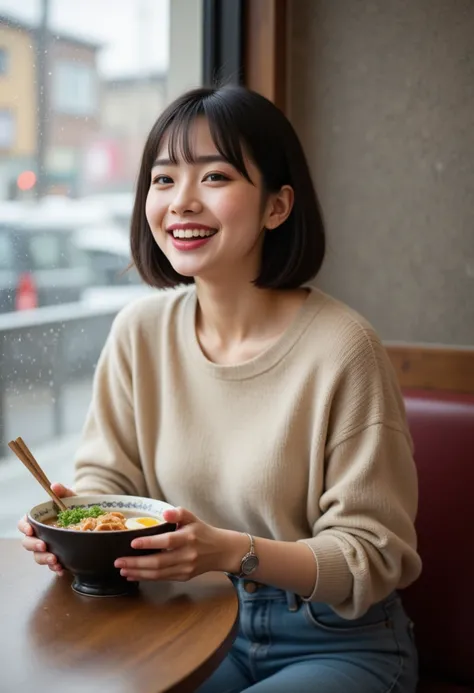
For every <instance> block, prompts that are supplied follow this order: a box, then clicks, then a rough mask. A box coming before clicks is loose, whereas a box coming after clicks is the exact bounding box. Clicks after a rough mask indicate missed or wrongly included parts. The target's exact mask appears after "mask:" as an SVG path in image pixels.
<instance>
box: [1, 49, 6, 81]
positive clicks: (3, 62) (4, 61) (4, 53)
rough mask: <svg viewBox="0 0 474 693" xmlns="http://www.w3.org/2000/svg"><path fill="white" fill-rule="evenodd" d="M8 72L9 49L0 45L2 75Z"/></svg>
mask: <svg viewBox="0 0 474 693" xmlns="http://www.w3.org/2000/svg"><path fill="white" fill-rule="evenodd" d="M7 72H8V51H7V49H6V48H1V47H0V76H1V75H6V74H7Z"/></svg>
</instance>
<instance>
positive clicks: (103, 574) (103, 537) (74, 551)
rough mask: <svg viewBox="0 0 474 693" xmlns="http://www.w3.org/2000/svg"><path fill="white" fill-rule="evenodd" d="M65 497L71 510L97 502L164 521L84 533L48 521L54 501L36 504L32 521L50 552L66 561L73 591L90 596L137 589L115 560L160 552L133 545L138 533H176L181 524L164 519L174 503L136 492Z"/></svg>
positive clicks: (131, 514) (53, 511) (53, 513)
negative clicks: (132, 546)
mask: <svg viewBox="0 0 474 693" xmlns="http://www.w3.org/2000/svg"><path fill="white" fill-rule="evenodd" d="M63 501H64V504H65V505H66V506H67V507H68V508H71V509H72V508H88V507H89V508H90V507H92V506H94V505H98V506H99V507H101V508H103V509H104V511H105V512H113V511H119V512H122V513H123V514H124V515H126V516H127V517H155V518H157V519H158V520H159V521H160V524H158V525H153V526H151V527H144V528H143V529H127V530H121V531H105V532H82V531H78V530H71V529H63V528H61V527H54V526H52V525H49V524H47V522H48V521H50V520H53V519H54V518H55V517H56V505H55V504H54V503H53V501H48V502H46V503H41V505H36V506H35V507H34V508H32V510H31V511H30V512H29V513H28V522H29V523H30V524H31V525H32V527H33V528H34V531H35V534H36V536H37V537H38V538H39V539H42V540H43V541H44V542H45V543H46V545H47V547H48V551H50V552H51V553H53V554H54V555H55V556H56V557H57V559H58V561H59V562H60V563H61V565H62V566H63V567H64V568H65V569H66V570H68V571H69V572H70V573H72V575H73V577H74V580H73V583H72V588H73V590H74V591H76V592H78V593H80V594H84V595H87V596H89V597H115V596H119V595H127V594H133V593H134V592H136V591H137V587H138V585H137V583H136V582H128V581H127V579H126V578H123V577H122V576H121V575H120V570H119V569H118V568H115V566H114V562H115V560H116V559H117V558H122V557H124V556H144V555H147V554H152V553H156V551H153V550H151V549H132V548H131V546H130V544H131V542H132V540H133V539H136V538H137V537H143V536H150V535H154V534H163V533H165V532H173V531H174V530H175V529H176V525H175V524H172V523H169V522H165V520H164V519H163V512H164V511H165V510H169V509H170V508H172V507H173V506H171V505H168V503H164V502H162V501H158V500H153V499H151V498H139V497H137V496H105V495H97V496H73V497H71V498H64V499H63Z"/></svg>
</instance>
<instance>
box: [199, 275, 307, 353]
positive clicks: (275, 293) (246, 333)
mask: <svg viewBox="0 0 474 693" xmlns="http://www.w3.org/2000/svg"><path fill="white" fill-rule="evenodd" d="M196 290H197V297H198V307H197V314H196V334H197V337H198V340H199V342H200V344H201V347H202V349H203V351H204V352H205V353H206V355H207V356H208V358H210V359H211V360H213V361H215V362H219V363H237V362H240V361H245V360H248V359H249V358H253V357H254V356H256V355H258V353H260V352H262V351H264V350H265V349H266V348H268V346H270V344H271V343H272V342H274V341H276V340H277V339H278V338H279V337H280V335H281V334H282V333H283V332H284V331H285V329H286V328H287V327H288V325H289V324H290V323H291V321H292V320H293V318H294V317H295V315H296V313H297V312H298V310H299V308H300V307H301V305H302V303H303V302H304V300H305V297H306V295H307V292H306V291H304V290H303V289H295V290H277V289H261V288H258V287H256V286H254V285H253V284H252V283H246V284H238V285H235V284H232V283H226V284H225V286H216V285H215V284H209V283H207V282H203V281H200V280H197V281H196Z"/></svg>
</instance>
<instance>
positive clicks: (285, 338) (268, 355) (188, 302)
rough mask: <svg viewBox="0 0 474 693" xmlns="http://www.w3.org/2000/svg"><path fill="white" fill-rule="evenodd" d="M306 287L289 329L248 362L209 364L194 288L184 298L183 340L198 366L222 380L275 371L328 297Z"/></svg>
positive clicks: (210, 362)
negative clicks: (199, 334) (200, 334)
mask: <svg viewBox="0 0 474 693" xmlns="http://www.w3.org/2000/svg"><path fill="white" fill-rule="evenodd" d="M305 288H308V296H307V297H306V300H305V301H304V303H303V304H302V306H301V307H300V308H299V310H298V312H297V314H296V315H295V317H294V318H293V320H292V322H291V323H290V324H289V325H288V327H287V328H286V330H285V331H284V332H283V333H282V334H281V335H280V337H278V339H277V340H276V341H275V342H274V343H273V344H272V345H271V346H269V347H268V348H267V349H265V351H262V352H261V353H260V354H258V355H257V356H255V357H254V358H252V359H250V360H248V361H243V362H242V363H238V364H232V365H224V364H218V363H214V362H213V361H210V360H209V359H208V358H207V357H206V356H205V354H204V352H203V351H202V349H201V345H200V344H199V340H198V338H197V334H196V308H197V294H196V289H195V288H194V287H193V289H192V290H191V291H190V292H189V294H188V295H187V297H186V299H185V304H184V314H183V319H184V341H185V344H186V347H187V350H188V354H189V355H190V357H191V358H192V359H193V363H194V364H195V366H197V367H199V368H201V369H203V370H205V371H206V372H207V373H208V374H209V375H211V376H213V377H215V378H219V379H221V380H245V379H247V378H254V377H255V376H258V375H260V374H262V373H264V372H266V371H268V370H270V369H271V368H273V367H274V366H275V365H276V364H277V363H279V361H281V360H282V359H283V358H284V357H285V356H286V354H287V353H288V352H289V351H290V350H291V349H292V348H293V347H294V346H295V344H296V343H297V342H298V341H299V339H300V338H301V337H302V335H303V334H304V332H305V331H306V330H307V328H308V327H309V325H310V323H311V322H312V321H313V320H314V318H315V317H316V315H317V313H318V312H319V310H320V309H321V307H322V306H323V304H324V302H325V296H324V294H323V293H322V292H321V291H319V290H318V289H314V288H311V287H305Z"/></svg>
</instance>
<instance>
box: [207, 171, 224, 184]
mask: <svg viewBox="0 0 474 693" xmlns="http://www.w3.org/2000/svg"><path fill="white" fill-rule="evenodd" d="M204 180H205V181H209V183H219V182H220V181H223V180H229V178H228V177H227V176H224V174H223V173H208V174H207V176H205V178H204Z"/></svg>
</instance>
